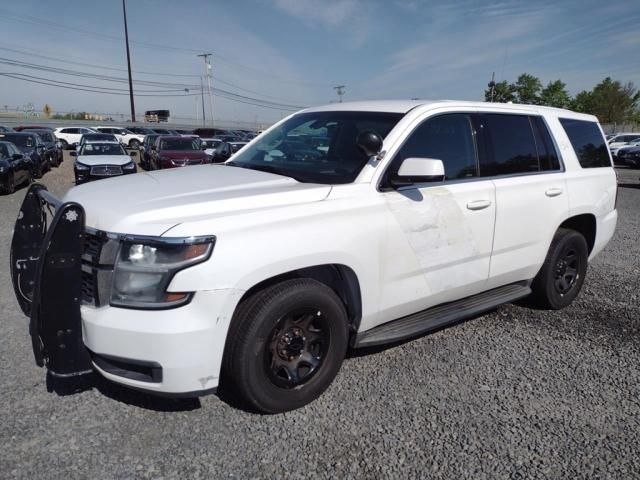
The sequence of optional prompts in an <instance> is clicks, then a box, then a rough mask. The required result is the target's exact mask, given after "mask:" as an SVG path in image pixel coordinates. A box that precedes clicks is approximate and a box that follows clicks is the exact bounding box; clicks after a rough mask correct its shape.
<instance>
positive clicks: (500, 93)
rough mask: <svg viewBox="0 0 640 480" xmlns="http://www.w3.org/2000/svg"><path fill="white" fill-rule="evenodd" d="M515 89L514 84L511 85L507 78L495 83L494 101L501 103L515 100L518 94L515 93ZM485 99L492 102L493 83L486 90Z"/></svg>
mask: <svg viewBox="0 0 640 480" xmlns="http://www.w3.org/2000/svg"><path fill="white" fill-rule="evenodd" d="M514 92H515V89H514V86H513V85H509V84H508V83H507V81H506V80H503V81H501V82H497V83H494V84H493V101H494V102H500V103H507V102H515V100H516V96H515V94H514ZM484 100H485V101H486V102H491V101H492V98H491V84H489V88H487V89H486V90H485V91H484Z"/></svg>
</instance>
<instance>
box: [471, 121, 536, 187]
mask: <svg viewBox="0 0 640 480" xmlns="http://www.w3.org/2000/svg"><path fill="white" fill-rule="evenodd" d="M481 125H482V129H483V131H484V135H485V137H484V138H485V140H486V143H487V145H486V147H487V149H486V158H485V159H484V160H483V162H481V164H480V174H481V175H482V176H484V177H491V176H495V175H512V174H516V173H527V172H537V171H539V170H540V166H539V164H538V152H537V150H536V142H535V140H534V137H533V130H532V128H531V123H530V122H529V117H528V116H527V115H508V114H483V115H481Z"/></svg>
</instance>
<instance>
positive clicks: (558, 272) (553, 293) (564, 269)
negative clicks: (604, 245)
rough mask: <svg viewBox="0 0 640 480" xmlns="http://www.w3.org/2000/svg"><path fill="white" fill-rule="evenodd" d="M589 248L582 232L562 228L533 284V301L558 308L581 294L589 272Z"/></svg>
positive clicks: (544, 306)
mask: <svg viewBox="0 0 640 480" xmlns="http://www.w3.org/2000/svg"><path fill="white" fill-rule="evenodd" d="M588 258H589V249H588V246H587V242H586V240H585V238H584V236H582V234H580V233H579V232H576V231H575V230H569V229H566V228H560V229H558V231H557V232H556V235H555V236H554V238H553V241H552V242H551V246H550V247H549V252H548V253H547V257H546V259H545V261H544V264H543V265H542V268H541V269H540V272H538V275H536V277H535V279H534V280H533V283H532V285H531V290H532V291H533V294H532V297H531V300H532V301H533V303H534V304H535V305H537V306H540V307H543V308H549V309H553V310H559V309H561V308H564V307H566V306H567V305H569V304H570V303H571V302H572V301H573V300H574V299H575V298H576V296H577V295H578V293H580V290H581V288H582V284H583V283H584V280H585V276H586V273H587V265H588Z"/></svg>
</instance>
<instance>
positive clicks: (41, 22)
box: [0, 8, 327, 87]
mask: <svg viewBox="0 0 640 480" xmlns="http://www.w3.org/2000/svg"><path fill="white" fill-rule="evenodd" d="M0 11H1V12H5V15H2V16H0V20H3V19H7V20H8V19H9V17H11V18H13V19H14V20H16V21H19V22H23V23H27V24H31V25H35V26H39V27H41V26H47V27H53V28H57V29H58V30H61V31H63V32H64V33H66V34H81V35H88V36H93V37H96V38H101V39H103V40H109V41H111V42H116V41H117V42H118V43H120V42H121V41H122V39H121V38H120V37H117V36H114V35H107V34H104V33H98V32H95V31H90V30H83V29H80V28H77V27H75V26H70V25H64V24H61V23H58V22H52V21H50V20H45V19H41V18H38V17H34V16H32V15H18V14H16V13H14V12H11V11H9V10H7V9H4V8H0ZM131 43H132V44H134V45H138V46H140V47H143V48H153V49H156V50H158V49H161V50H171V51H175V52H182V53H190V54H193V53H196V54H197V53H200V52H199V51H198V50H195V49H192V48H183V47H176V46H172V45H162V44H157V43H150V42H141V41H134V40H132V41H131ZM216 58H217V59H218V60H221V61H223V62H224V63H227V64H229V65H234V66H236V67H239V68H243V69H245V70H249V71H253V72H257V73H260V74H261V75H268V76H270V77H272V78H279V79H280V82H282V83H290V84H300V85H307V86H316V87H326V86H327V85H326V84H322V83H316V82H306V81H300V80H291V79H286V78H283V77H280V76H278V75H275V74H274V73H273V72H270V71H267V70H261V69H257V68H255V67H251V66H248V65H244V64H241V63H238V62H236V61H234V60H231V59H229V58H227V57H225V56H222V55H219V54H218V53H216Z"/></svg>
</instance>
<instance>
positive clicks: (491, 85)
mask: <svg viewBox="0 0 640 480" xmlns="http://www.w3.org/2000/svg"><path fill="white" fill-rule="evenodd" d="M489 88H490V89H491V91H490V93H489V98H490V99H491V103H493V100H494V98H495V95H496V72H492V73H491V81H490V82H489Z"/></svg>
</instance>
